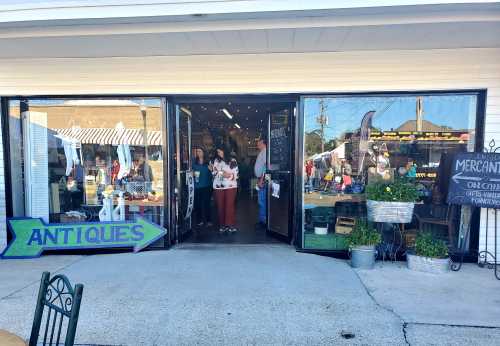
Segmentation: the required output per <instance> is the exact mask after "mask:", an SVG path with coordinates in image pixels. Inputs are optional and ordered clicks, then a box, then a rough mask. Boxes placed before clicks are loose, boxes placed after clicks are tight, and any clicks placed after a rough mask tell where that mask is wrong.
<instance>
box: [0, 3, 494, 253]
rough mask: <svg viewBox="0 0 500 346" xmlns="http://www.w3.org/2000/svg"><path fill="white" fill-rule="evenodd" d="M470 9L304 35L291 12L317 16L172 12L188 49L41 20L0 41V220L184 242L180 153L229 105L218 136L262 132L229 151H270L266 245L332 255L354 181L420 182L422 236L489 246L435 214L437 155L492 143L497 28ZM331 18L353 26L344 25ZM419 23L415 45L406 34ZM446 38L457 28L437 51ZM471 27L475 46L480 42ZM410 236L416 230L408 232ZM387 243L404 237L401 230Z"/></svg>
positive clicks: (358, 205) (304, 25) (168, 36)
mask: <svg viewBox="0 0 500 346" xmlns="http://www.w3.org/2000/svg"><path fill="white" fill-rule="evenodd" d="M262 6H264V5H262ZM475 6H476V7H474V6H465V5H464V6H460V5H447V6H442V7H440V8H439V13H440V15H441V16H442V18H446V19H447V20H446V21H443V20H442V18H441V19H436V18H435V17H432V16H431V15H430V13H431V12H432V10H436V8H432V6H423V7H418V6H417V7H416V8H414V9H412V11H413V12H412V13H413V17H414V18H417V19H418V23H415V20H412V21H409V20H408V17H407V16H404V15H403V13H402V12H401V11H399V12H398V11H396V9H394V11H393V12H394V13H392V12H390V11H389V12H390V13H389V14H388V15H389V16H391V18H392V20H391V23H396V22H397V23H398V24H395V25H389V24H388V22H387V18H385V17H384V18H385V21H384V18H382V17H380V13H379V12H377V11H376V8H372V9H363V10H360V9H353V8H351V9H342V10H340V9H333V8H332V9H329V10H328V11H326V12H324V13H322V15H321V21H319V22H318V24H317V25H312V24H311V23H309V22H308V20H307V15H306V14H307V13H308V11H310V14H311V15H312V14H315V15H318V13H317V9H302V10H304V13H303V14H302V15H299V16H298V15H297V13H291V12H290V13H288V12H287V11H286V10H284V9H281V10H277V9H274V11H281V12H279V13H280V15H279V16H278V17H279V18H278V17H276V18H269V17H267V16H265V15H263V16H262V17H259V18H258V20H255V22H250V23H247V24H245V25H243V24H244V23H243V22H244V20H242V19H241V18H239V17H238V16H233V14H234V13H229V12H231V11H229V10H228V13H226V14H224V15H221V16H222V17H224V16H226V17H224V18H218V17H213V18H212V17H210V15H207V17H208V18H210V19H211V21H208V20H200V22H199V23H198V22H197V20H196V19H193V18H198V17H194V16H192V15H189V14H187V12H186V16H188V17H189V21H186V22H183V25H184V26H182V28H183V29H182V30H185V32H184V31H183V32H182V34H183V35H184V36H186V37H188V38H189V40H181V39H180V38H179V32H178V31H179V30H181V29H180V27H176V26H175V25H174V24H172V23H170V24H169V25H164V24H161V23H155V22H154V21H153V22H148V23H144V22H141V21H140V20H139V19H137V21H136V22H134V24H133V25H132V26H131V27H130V28H127V29H124V28H123V27H122V26H120V24H119V23H116V22H113V21H109V22H102V23H97V24H96V23H94V24H92V25H94V26H92V27H87V26H84V25H83V26H78V25H77V26H75V28H74V29H71V30H76V31H75V32H73V31H71V30H69V29H68V28H66V29H65V28H63V27H61V26H57V27H55V26H54V27H52V26H51V25H50V24H48V25H47V27H45V29H44V30H45V31H37V30H39V29H28V28H26V29H24V31H22V30H21V31H19V32H17V33H16V32H14V31H9V32H7V31H6V32H5V33H3V34H4V36H2V37H4V38H3V39H2V40H3V41H4V43H5V44H6V45H5V47H8V48H9V49H10V50H11V51H12V52H11V53H8V52H7V53H4V56H3V60H2V65H1V66H0V71H1V72H2V74H1V78H0V81H2V82H3V83H2V85H3V86H2V87H1V88H0V95H2V134H3V155H4V168H5V177H4V179H5V215H6V217H9V218H10V217H22V216H31V217H40V218H42V219H43V220H45V221H46V222H49V223H74V222H96V221H98V220H108V221H110V220H114V219H113V217H114V218H116V219H117V220H123V221H128V220H130V221H132V220H135V219H136V218H137V217H141V218H144V219H147V220H148V221H149V222H152V223H154V224H156V225H158V226H160V227H164V228H166V229H168V232H167V235H166V236H165V237H164V238H162V239H161V240H159V241H157V242H155V243H154V244H153V245H152V246H156V247H165V248H168V247H169V246H171V245H174V244H176V243H178V242H181V241H183V240H184V238H185V237H184V234H185V233H187V232H188V231H190V230H191V229H192V225H193V220H192V219H191V210H190V208H191V205H190V199H191V197H192V196H190V194H189V185H188V184H187V183H188V182H189V176H190V175H189V174H191V171H192V164H191V163H192V157H191V155H192V152H193V149H194V148H195V147H196V146H198V145H200V143H203V144H204V145H205V146H209V147H210V145H211V144H210V143H211V141H212V139H207V138H208V137H209V136H208V137H207V135H204V134H203V126H205V125H206V126H207V127H210V122H211V121H212V120H210V119H211V118H210V117H211V115H209V114H208V113H210V112H211V114H221V113H220V112H222V111H223V110H224V109H226V112H229V113H230V114H231V117H228V116H227V118H230V119H229V120H231V122H228V123H225V125H224V126H227V131H228V132H231V131H233V132H235V133H236V132H238V131H240V130H241V129H240V128H239V127H240V126H241V123H242V122H245V121H247V122H248V124H247V125H244V126H243V130H242V131H241V132H242V133H243V132H245V131H244V130H245V128H246V127H249V128H251V127H252V126H254V125H255V124H253V123H256V122H257V120H256V119H258V123H259V124H260V123H262V124H263V125H262V126H260V125H259V126H260V127H259V128H258V129H257V130H254V132H251V131H252V130H251V129H247V132H246V133H247V135H246V137H245V138H246V140H247V142H252V143H248V145H246V144H245V145H243V144H241V143H243V141H242V142H241V143H240V142H238V141H237V140H234V136H236V135H232V134H230V135H229V136H228V137H229V138H228V141H231V140H233V142H236V143H240V144H238V145H239V146H238V150H235V152H236V154H238V155H239V159H240V160H242V161H243V159H244V157H245V155H247V156H249V157H250V158H251V159H254V158H255V156H256V154H257V153H256V151H255V148H253V147H252V146H253V141H254V140H255V138H257V137H258V136H257V132H258V133H259V134H260V136H261V137H262V135H263V134H264V137H266V139H267V140H268V145H269V150H268V172H267V173H268V177H267V178H268V181H269V186H270V188H269V193H268V203H267V221H268V231H270V233H272V234H274V235H275V236H276V237H277V238H279V239H280V240H281V241H285V242H291V243H293V245H294V246H295V247H296V248H297V249H299V250H303V251H312V252H329V253H330V252H344V251H345V250H346V245H345V241H344V239H343V238H344V237H345V234H346V233H348V232H349V230H350V229H351V228H352V225H353V222H355V219H357V218H363V217H365V215H366V208H365V207H364V205H365V198H364V190H365V187H366V185H367V184H368V183H369V182H370V181H371V180H374V179H375V180H376V179H384V178H388V179H394V178H397V177H399V176H402V177H409V178H411V179H413V180H414V181H415V183H416V184H417V185H418V188H419V193H420V200H419V205H418V206H417V208H416V211H415V212H416V214H418V213H420V215H421V216H422V217H424V216H426V215H428V214H429V213H430V211H431V210H432V211H433V212H434V213H437V212H436V211H437V210H439V214H440V215H441V216H440V217H441V218H442V219H444V220H445V221H446V222H447V223H446V226H445V227H440V226H432V225H431V226H429V227H430V228H431V229H433V230H435V232H436V234H439V236H441V237H442V238H443V239H444V240H446V241H447V242H450V243H453V244H454V245H453V246H457V245H459V241H460V239H463V237H462V235H463V233H464V230H465V229H466V228H467V227H468V226H469V224H470V225H471V227H472V228H471V230H472V232H471V235H472V236H471V238H470V239H468V240H467V244H466V245H467V248H469V249H471V250H481V249H484V246H485V244H486V238H487V237H490V238H491V237H492V232H487V230H488V228H491V227H492V225H487V224H486V223H485V210H483V211H481V210H479V209H477V210H473V209H471V208H452V209H453V210H450V208H449V207H448V206H447V205H446V203H445V200H446V197H445V196H446V187H447V180H448V179H449V158H450V157H452V156H453V154H454V153H459V152H472V151H481V150H482V148H483V146H484V145H485V144H487V143H489V142H490V141H491V140H492V139H498V138H500V132H499V129H500V128H499V126H498V124H499V121H498V119H499V117H500V115H499V114H500V113H499V106H498V104H499V100H500V80H499V79H500V78H499V76H498V70H499V68H500V63H499V59H498V57H499V56H500V51H499V48H498V47H499V46H500V42H498V36H497V35H494V33H496V32H498V30H499V29H498V25H499V20H498V18H496V17H495V18H496V19H495V18H493V17H492V18H489V17H488V18H483V17H482V16H484V10H485V9H488V8H489V6H490V5H475ZM491 6H493V5H491ZM396 7H397V6H396ZM268 10H269V9H268ZM186 11H187V10H186ZM190 11H191V12H192V10H190ZM203 11H207V9H206V8H205V9H204V10H203ZM391 11H392V10H391ZM262 12H266V11H265V10H264V9H262ZM292 12H293V11H292ZM340 12H342V13H343V14H344V15H345V14H346V13H348V14H349V15H350V16H351V17H344V22H343V24H342V26H339V24H338V23H337V22H336V21H337V20H338V16H339V15H340V14H341V13H340ZM361 12H363V13H364V14H365V17H362V16H360V15H361ZM365 12H366V13H365ZM207 13H209V11H208V12H207ZM258 13H260V12H259V11H257V10H256V12H254V13H253V16H257V14H258ZM464 13H466V14H467V16H470V18H469V17H467V18H465V19H464V17H463V15H465V14H464ZM495 13H496V12H495ZM178 15H179V16H180V17H179V18H181V19H179V18H178V20H181V21H182V15H181V14H178ZM240 16H241V13H240ZM287 16H292V17H294V18H295V19H294V21H293V22H289V21H287V20H286V18H289V17H287ZM233 17H234V18H233ZM257 17H258V16H257ZM201 18H203V19H206V18H205V17H203V16H202V17H201ZM349 18H350V19H349ZM360 18H364V20H367V22H362V21H361V22H360V20H361V19H360ZM348 19H349V20H348ZM336 23H337V24H336ZM464 23H465V24H464ZM346 27H348V28H349V30H346ZM368 27H370V28H371V29H370V31H367V28H368ZM424 27H425V29H426V30H427V31H426V32H427V34H426V35H424V36H425V37H426V39H425V40H424V39H423V36H419V35H423V34H422V33H421V32H420V31H419V30H415V29H416V28H424ZM29 30H32V31H33V32H31V31H29ZM65 30H68V31H65ZM85 30H90V31H92V32H90V31H85ZM124 30H125V31H124ZM127 30H130V32H127ZM182 30H181V31H182ZM453 30H458V31H459V32H460V33H465V32H468V34H467V35H465V34H464V35H454V36H453V37H454V40H452V39H451V38H452V37H451V36H450V34H449V33H450V32H452V31H453ZM471 32H472V33H474V32H476V33H479V32H480V33H484V32H487V34H482V41H481V42H477V40H475V39H474V38H473V37H472V36H474V35H471V34H470V33H471ZM363 35H365V36H366V35H367V36H369V37H372V40H370V39H366V38H365V36H363ZM398 37H399V38H400V39H398ZM431 38H432V39H431ZM313 39H314V40H313ZM412 40H413V44H412V46H409V45H408V44H407V42H408V41H412ZM164 41H165V42H170V43H171V44H166V45H164V44H162V42H164ZM188 41H189V42H191V43H190V44H189V45H187V43H186V42H188ZM312 41H314V42H315V43H314V44H312V43H311V42H312ZM19 42H22V43H23V45H19ZM40 42H43V43H44V45H43V47H42V46H40V45H39V43H40ZM103 42H105V43H106V44H103ZM221 42H225V43H224V44H222V43H221ZM339 42H344V45H343V46H342V47H341V45H340V43H339ZM37 44H38V46H37ZM134 46H140V48H141V49H139V50H134V49H132V47H134ZM30 47H31V48H30ZM33 47H39V50H38V51H37V53H36V54H34V53H33V50H32V48H33ZM47 47H49V48H47ZM82 47H86V48H85V49H84V48H82ZM214 47H217V48H214ZM437 48H439V49H437ZM9 49H7V51H9ZM89 51H93V52H94V53H93V54H94V56H91V57H89V56H88V52H89ZM242 67H243V68H242ZM248 107H250V108H248ZM244 109H245V116H244V117H243V116H239V115H238V113H239V112H241V113H243V110H244ZM250 109H252V111H254V112H255V113H256V114H258V115H255V116H254V117H251V116H250V115H249V114H250V113H249V110H250ZM196 112H198V113H197V114H198V115H196V114H195V113H196ZM207 112H208V113H207ZM259 112H261V113H259ZM193 114H195V115H193ZM221 117H224V115H221ZM193 119H196V121H197V122H198V123H196V124H195V122H194V120H193ZM229 120H227V119H225V121H229ZM236 125H238V126H236ZM196 126H197V127H198V128H195V127H196ZM255 128H257V125H255ZM212 137H213V136H212ZM231 138H232V139H231ZM498 144H500V140H498ZM210 148H211V147H210ZM212 149H213V148H212ZM273 183H275V184H277V186H279V193H275V192H276V191H273V190H272V187H273ZM105 198H108V200H110V202H106V203H108V207H107V209H105V208H104V200H105ZM104 209H105V210H104ZM103 215H109V217H110V218H111V219H109V218H108V219H106V218H105V217H104V218H103ZM3 224H4V226H2V227H3V228H2V229H1V230H0V233H2V235H3V239H5V238H6V234H7V231H6V228H5V220H4V221H3ZM448 225H450V226H448ZM419 227H420V225H419V224H418V220H417V219H415V220H414V222H413V223H412V224H410V225H409V226H408V228H409V229H410V230H411V229H418V228H419ZM408 234H411V232H408ZM490 238H489V241H490V243H491V239H490ZM9 240H10V239H9ZM401 241H405V242H406V241H407V242H408V243H411V235H409V236H408V239H403V240H401ZM3 245H5V240H4V242H3Z"/></svg>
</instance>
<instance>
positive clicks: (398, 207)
mask: <svg viewBox="0 0 500 346" xmlns="http://www.w3.org/2000/svg"><path fill="white" fill-rule="evenodd" d="M414 206H415V203H413V202H383V201H372V200H367V201H366V212H367V216H368V220H369V221H373V222H388V223H410V222H411V219H412V217H413V208H414Z"/></svg>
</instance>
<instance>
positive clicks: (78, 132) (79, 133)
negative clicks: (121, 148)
mask: <svg viewBox="0 0 500 346" xmlns="http://www.w3.org/2000/svg"><path fill="white" fill-rule="evenodd" d="M52 131H54V132H56V133H57V134H58V135H59V136H61V137H66V138H68V139H73V140H76V141H78V142H80V143H81V144H99V145H106V144H108V145H119V144H129V145H136V146H140V145H144V144H145V143H144V135H143V134H144V130H143V129H125V130H124V131H120V133H119V132H118V131H117V130H116V129H111V128H81V129H75V128H66V129H52ZM147 145H162V133H161V131H157V130H148V131H147Z"/></svg>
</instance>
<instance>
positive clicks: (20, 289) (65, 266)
mask: <svg viewBox="0 0 500 346" xmlns="http://www.w3.org/2000/svg"><path fill="white" fill-rule="evenodd" d="M87 257H89V256H82V257H80V258H78V259H76V260H75V261H73V262H71V263H68V264H66V265H64V266H62V267H61V268H57V269H56V270H54V271H53V273H59V272H60V271H62V270H64V269H67V268H69V267H71V266H72V265H73V264H76V263H78V262H80V261H82V260H84V259H85V258H87ZM38 283H40V279H37V280H35V281H32V282H30V283H29V284H27V285H25V286H23V287H21V288H18V289H16V290H14V291H13V292H11V293H9V294H7V295H6V296H4V297H0V300H5V299H9V298H11V297H12V296H13V295H15V294H16V293H19V292H21V291H22V290H24V289H26V288H28V287H30V286H32V285H34V284H38Z"/></svg>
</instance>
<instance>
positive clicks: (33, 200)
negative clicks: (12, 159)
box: [22, 111, 49, 222]
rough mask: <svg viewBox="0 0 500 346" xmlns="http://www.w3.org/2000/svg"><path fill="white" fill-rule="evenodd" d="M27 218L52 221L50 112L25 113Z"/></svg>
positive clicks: (23, 115)
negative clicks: (48, 115) (50, 203)
mask: <svg viewBox="0 0 500 346" xmlns="http://www.w3.org/2000/svg"><path fill="white" fill-rule="evenodd" d="M22 117H23V128H24V144H25V147H24V149H25V150H24V162H25V165H24V173H25V181H24V183H25V192H26V193H25V203H26V216H30V217H41V218H42V219H43V220H44V221H45V222H49V169H48V168H49V167H48V166H49V160H48V150H47V113H42V112H30V111H28V112H23V114H22Z"/></svg>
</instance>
